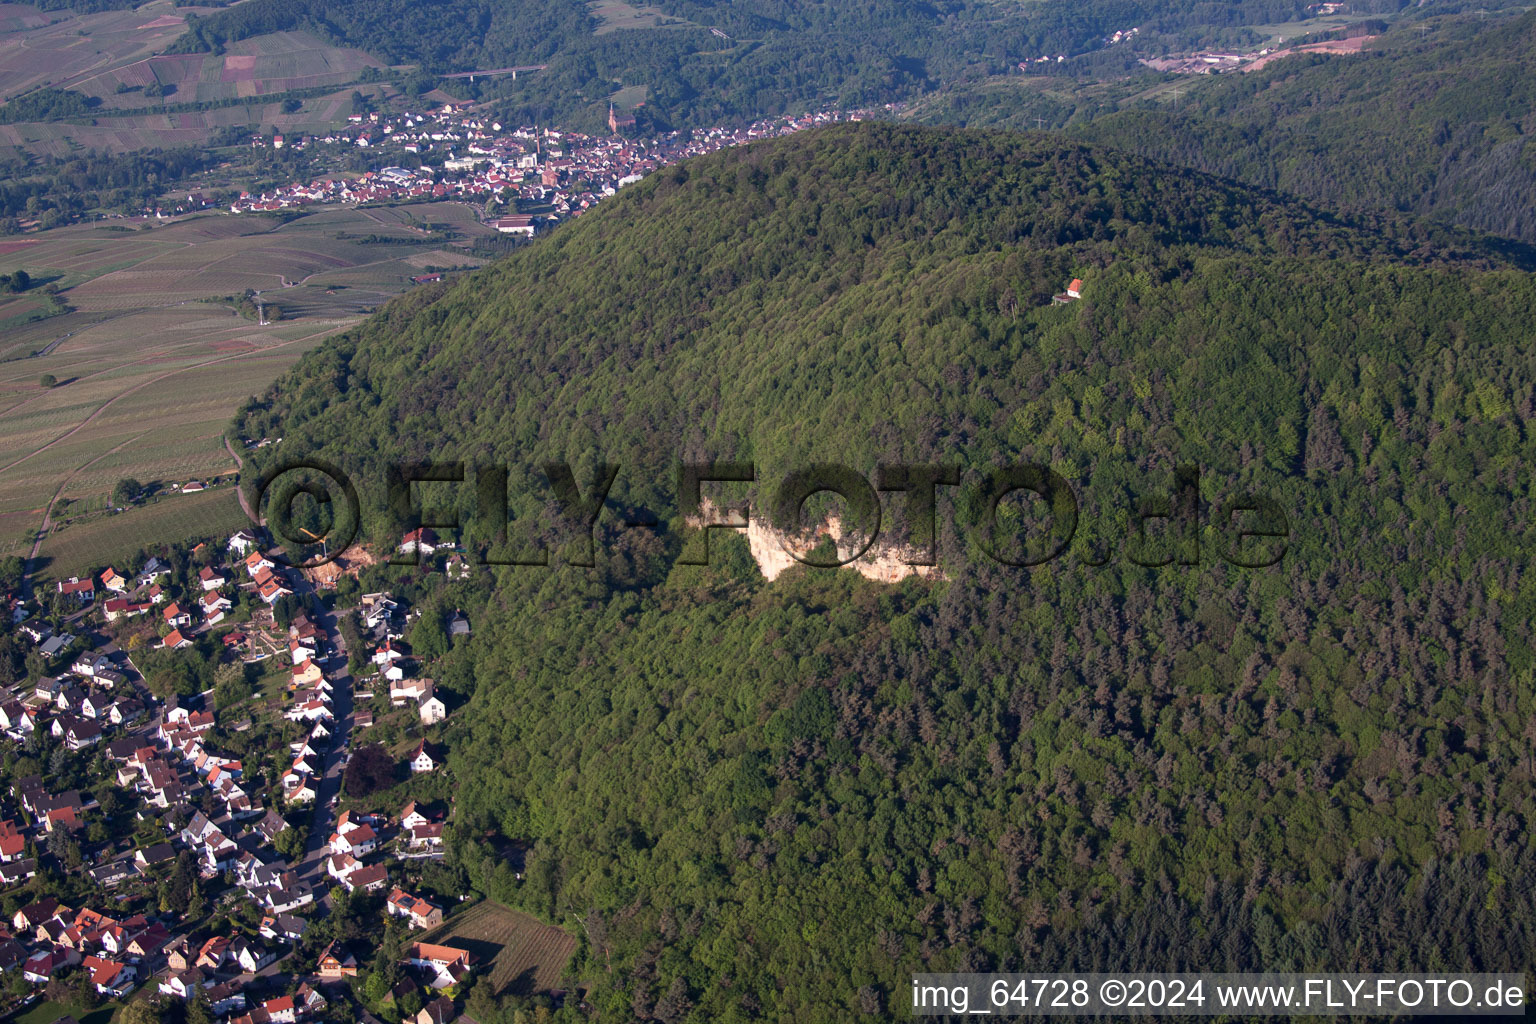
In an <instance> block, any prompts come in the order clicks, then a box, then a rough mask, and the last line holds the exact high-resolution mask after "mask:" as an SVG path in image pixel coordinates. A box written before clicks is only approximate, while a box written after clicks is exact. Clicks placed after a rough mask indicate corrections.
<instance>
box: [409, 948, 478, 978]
mask: <svg viewBox="0 0 1536 1024" xmlns="http://www.w3.org/2000/svg"><path fill="white" fill-rule="evenodd" d="M406 963H408V964H410V965H411V966H412V967H419V968H422V969H424V970H427V971H430V972H431V974H432V981H431V985H432V987H433V988H447V987H449V986H450V985H455V984H457V983H458V982H460V981H462V980H463V979H464V978H465V977H466V976H468V974H469V972H470V970H471V968H472V966H473V964H474V957H473V955H472V954H471V953H470V952H469V950H467V949H459V948H457V947H455V946H443V945H435V944H433V943H430V942H413V943H411V945H410V947H409V949H408V950H407V951H406Z"/></svg>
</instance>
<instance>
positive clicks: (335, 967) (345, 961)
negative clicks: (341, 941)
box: [316, 942, 357, 978]
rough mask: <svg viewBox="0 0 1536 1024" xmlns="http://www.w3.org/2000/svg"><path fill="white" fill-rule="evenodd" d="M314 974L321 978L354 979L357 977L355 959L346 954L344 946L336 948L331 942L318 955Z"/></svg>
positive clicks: (348, 953)
mask: <svg viewBox="0 0 1536 1024" xmlns="http://www.w3.org/2000/svg"><path fill="white" fill-rule="evenodd" d="M316 973H317V974H319V975H320V977H322V978H355V977H357V958H356V957H354V956H353V955H352V954H351V953H350V952H348V951H347V949H346V947H345V946H338V945H337V944H336V943H335V942H332V943H331V944H330V945H329V946H326V947H325V951H324V952H322V953H321V954H320V960H319V963H318V965H317V967H316Z"/></svg>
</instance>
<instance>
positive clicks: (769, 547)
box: [688, 500, 939, 583]
mask: <svg viewBox="0 0 1536 1024" xmlns="http://www.w3.org/2000/svg"><path fill="white" fill-rule="evenodd" d="M724 518H725V517H724V515H723V514H722V513H721V512H720V511H719V510H718V509H717V508H715V507H714V506H713V505H712V504H711V503H710V502H709V501H707V500H706V501H705V502H704V503H703V512H702V514H701V515H700V516H699V517H698V518H697V519H690V520H689V521H688V525H689V526H692V527H694V528H699V527H701V526H703V524H704V523H716V522H720V521H722V520H723V519H724ZM742 529H743V530H744V531H745V533H746V536H747V546H748V547H749V548H750V549H751V551H752V560H753V561H755V562H756V563H757V568H758V570H759V571H760V572H762V574H763V577H764V578H765V579H767V580H774V579H776V578H777V577H778V576H779V574H780V573H782V572H784V571H785V570H786V569H788V568H790V567H791V566H793V565H795V564H797V560H796V556H799V557H800V558H804V557H806V556H807V555H808V554H809V553H810V551H811V549H812V548H814V547H815V546H816V545H817V543H819V542H820V540H821V539H822V538H823V537H831V538H832V542H833V544H835V545H836V546H837V557H838V559H839V560H842V559H847V558H849V557H850V556H852V555H853V553H854V552H855V551H857V550H858V549H859V547H860V546H861V545H862V544H863V538H862V537H860V536H857V535H845V533H844V531H843V524H842V522H841V521H840V520H839V519H838V518H837V517H836V516H833V517H831V518H829V519H828V520H827V521H826V522H825V523H822V524H820V525H818V526H816V527H814V528H812V529H810V530H807V531H804V532H803V533H800V534H797V535H793V534H790V533H787V532H785V531H783V530H777V529H774V528H773V527H772V526H771V525H770V524H769V522H768V520H767V518H765V517H763V516H757V515H753V516H749V517H748V521H747V525H746V526H745V527H742ZM914 555H915V552H912V551H909V550H906V549H905V548H903V547H901V546H900V545H896V544H882V543H880V542H878V541H877V542H876V543H874V544H872V545H870V548H869V550H868V551H866V552H864V554H863V555H861V556H859V557H858V558H855V559H853V560H852V561H850V562H849V563H848V564H847V565H845V566H842V568H844V569H852V570H853V571H854V572H857V573H858V574H859V575H861V576H863V577H864V578H865V579H870V580H874V581H875V582H877V583H900V582H901V581H902V580H904V579H906V578H907V577H908V576H922V577H925V578H926V577H936V576H938V575H939V573H938V567H937V566H931V565H909V564H907V559H909V558H912V557H914Z"/></svg>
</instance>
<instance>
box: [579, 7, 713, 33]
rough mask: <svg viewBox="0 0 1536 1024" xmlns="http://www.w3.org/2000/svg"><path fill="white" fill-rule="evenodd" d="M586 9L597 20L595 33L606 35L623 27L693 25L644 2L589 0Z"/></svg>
mask: <svg viewBox="0 0 1536 1024" xmlns="http://www.w3.org/2000/svg"><path fill="white" fill-rule="evenodd" d="M587 11H588V13H590V14H591V15H592V18H593V20H595V21H596V22H597V29H596V31H595V32H594V34H595V35H600V36H601V35H606V34H608V33H609V32H618V31H621V30H623V29H636V28H665V27H669V26H681V25H694V24H696V23H695V22H691V21H686V20H684V19H682V18H676V17H673V16H672V15H670V14H667V13H666V12H665V11H663V10H661V9H660V8H657V7H651V6H649V5H646V4H627V3H624V2H623V0H590V2H589V3H588V4H587Z"/></svg>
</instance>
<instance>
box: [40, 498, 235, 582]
mask: <svg viewBox="0 0 1536 1024" xmlns="http://www.w3.org/2000/svg"><path fill="white" fill-rule="evenodd" d="M247 525H249V523H248V522H247V520H246V518H245V515H244V513H242V512H241V511H240V505H239V503H238V502H237V501H236V500H235V493H234V487H233V485H227V486H224V487H220V488H215V489H213V490H207V491H202V492H200V493H197V494H168V495H166V496H164V497H162V498H161V499H160V500H159V501H156V502H154V503H152V504H148V505H145V506H143V507H141V508H131V509H129V510H128V511H126V512H121V513H118V514H116V515H101V516H97V517H95V518H91V519H88V520H85V521H82V522H78V523H71V524H69V525H68V526H65V527H63V528H55V529H54V530H53V531H51V532H50V534H49V536H48V537H47V538H45V539H44V541H43V546H42V550H41V552H40V554H39V556H38V562H37V569H36V573H37V575H36V578H37V579H39V580H44V579H57V578H60V577H64V576H69V575H71V574H73V573H75V572H78V571H79V569H80V568H81V567H84V566H93V565H111V564H113V563H114V562H117V563H121V562H125V561H131V560H132V558H133V556H134V555H135V554H136V553H137V552H138V551H139V550H140V549H141V548H147V547H152V546H153V545H155V544H159V543H163V542H165V541H166V540H187V539H189V538H193V537H214V536H219V535H225V534H230V533H233V532H235V531H236V530H239V529H241V528H242V527H245V526H247ZM55 567H57V569H55Z"/></svg>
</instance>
